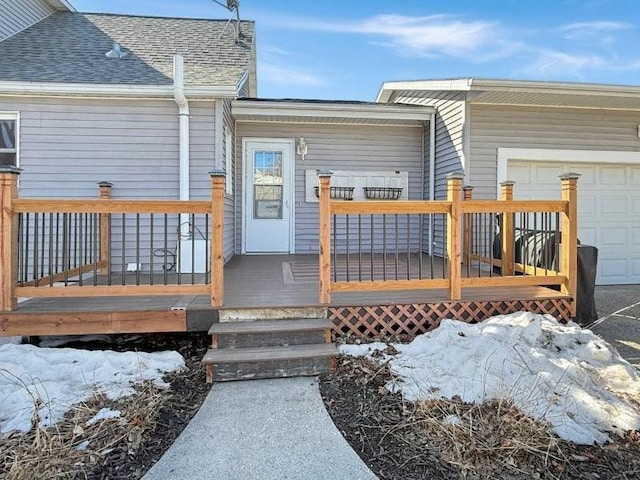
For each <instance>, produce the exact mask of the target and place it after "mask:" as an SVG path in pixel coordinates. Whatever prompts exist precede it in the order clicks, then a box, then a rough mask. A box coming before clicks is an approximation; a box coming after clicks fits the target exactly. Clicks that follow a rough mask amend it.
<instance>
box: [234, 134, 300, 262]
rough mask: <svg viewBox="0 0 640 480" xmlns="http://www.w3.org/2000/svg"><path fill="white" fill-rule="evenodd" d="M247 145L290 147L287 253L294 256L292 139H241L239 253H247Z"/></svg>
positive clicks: (293, 143)
mask: <svg viewBox="0 0 640 480" xmlns="http://www.w3.org/2000/svg"><path fill="white" fill-rule="evenodd" d="M248 143H286V144H288V145H289V146H290V148H291V151H290V157H291V172H290V175H289V191H290V192H291V198H290V199H289V202H290V208H289V253H290V254H294V253H296V252H295V249H296V241H295V240H296V238H295V232H296V212H295V206H296V190H295V188H296V180H295V179H296V155H295V152H296V144H295V139H293V138H274V137H243V138H242V202H241V205H242V235H241V239H240V253H241V254H242V255H246V253H247V245H246V244H247V242H246V240H247V238H246V235H247V225H246V222H247V208H248V205H247V203H248V202H247V194H248V193H247V182H246V179H247V171H248V168H249V165H248V164H249V156H248V155H247V153H248V152H247V144H248Z"/></svg>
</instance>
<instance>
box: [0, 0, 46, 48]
mask: <svg viewBox="0 0 640 480" xmlns="http://www.w3.org/2000/svg"><path fill="white" fill-rule="evenodd" d="M54 12H55V10H54V9H53V8H51V6H50V5H49V4H48V3H47V2H45V1H43V0H0V41H2V40H4V39H5V38H7V37H10V36H11V35H14V34H16V33H18V32H20V31H22V30H24V29H25V28H27V27H29V26H31V25H33V24H34V23H38V22H39V21H40V20H42V19H43V18H45V17H47V16H49V15H51V14H52V13H54Z"/></svg>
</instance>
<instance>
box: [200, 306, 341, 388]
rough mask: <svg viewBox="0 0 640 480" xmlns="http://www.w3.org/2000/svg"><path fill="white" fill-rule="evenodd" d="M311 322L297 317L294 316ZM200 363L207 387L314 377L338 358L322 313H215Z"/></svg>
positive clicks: (281, 310) (271, 311)
mask: <svg viewBox="0 0 640 480" xmlns="http://www.w3.org/2000/svg"><path fill="white" fill-rule="evenodd" d="M310 315H311V316H312V317H311V318H299V317H300V316H303V317H304V316H306V317H309V316H310ZM220 320H221V321H220V323H214V324H213V325H212V326H211V328H210V329H209V335H211V348H210V349H209V351H208V352H207V353H206V354H205V356H204V358H203V359H202V363H203V364H204V365H205V367H206V372H207V382H213V381H216V382H220V381H230V380H250V379H259V378H279V377H295V376H305V375H318V374H321V373H326V372H328V371H330V370H331V369H332V368H333V367H334V364H335V357H336V356H337V354H338V350H337V348H336V346H335V345H334V344H333V343H332V342H331V329H332V328H333V324H332V323H331V322H330V321H329V320H327V319H326V310H325V309H323V311H321V312H320V311H319V312H318V313H314V312H313V311H311V312H301V311H300V309H295V310H294V309H291V310H287V309H251V310H243V311H234V312H230V311H226V312H221V315H220Z"/></svg>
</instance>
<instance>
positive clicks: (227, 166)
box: [218, 99, 242, 261]
mask: <svg viewBox="0 0 640 480" xmlns="http://www.w3.org/2000/svg"><path fill="white" fill-rule="evenodd" d="M218 105H220V106H221V107H222V111H223V125H224V127H226V128H228V129H229V131H230V132H231V141H232V145H231V154H232V158H227V138H226V135H225V129H224V127H223V129H222V142H223V145H222V149H221V150H222V169H223V170H224V171H225V172H226V174H227V176H231V184H232V185H235V183H234V180H235V177H234V175H235V169H234V163H235V162H234V160H235V158H234V157H235V156H236V155H234V154H235V143H234V142H235V130H236V123H235V119H234V118H233V116H232V115H231V100H228V99H224V100H219V101H218ZM240 158H242V157H240ZM235 216H236V192H235V188H234V189H233V191H232V192H226V194H225V200H224V258H225V260H227V261H228V260H229V259H230V258H231V257H233V255H234V253H235V242H236V219H235Z"/></svg>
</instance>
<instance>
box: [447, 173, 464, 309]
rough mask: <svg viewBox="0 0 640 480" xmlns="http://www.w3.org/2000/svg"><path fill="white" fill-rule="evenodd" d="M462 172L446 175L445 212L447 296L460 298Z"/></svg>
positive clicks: (455, 298)
mask: <svg viewBox="0 0 640 480" xmlns="http://www.w3.org/2000/svg"><path fill="white" fill-rule="evenodd" d="M463 178H464V174H463V173H460V172H454V173H450V174H449V175H447V201H448V202H451V210H450V211H449V213H448V214H447V253H446V254H447V260H448V263H449V298H450V299H451V300H460V298H461V296H462V287H461V283H462V282H461V276H462V270H461V268H460V261H461V259H462V242H461V238H460V233H461V232H460V220H461V218H460V216H461V215H462V179H463Z"/></svg>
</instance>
